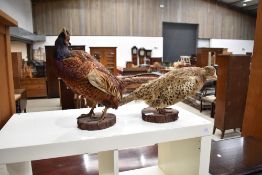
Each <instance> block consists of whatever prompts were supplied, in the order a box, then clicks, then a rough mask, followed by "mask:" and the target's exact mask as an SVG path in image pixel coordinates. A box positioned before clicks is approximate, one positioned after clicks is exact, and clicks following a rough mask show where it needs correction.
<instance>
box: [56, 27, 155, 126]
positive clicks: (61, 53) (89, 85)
mask: <svg viewBox="0 0 262 175" xmlns="http://www.w3.org/2000/svg"><path fill="white" fill-rule="evenodd" d="M69 40H70V34H69V32H68V31H67V30H66V29H63V31H62V32H61V33H60V34H59V36H58V38H57V39H56V41H55V47H56V56H55V59H56V68H57V72H58V75H59V76H60V77H61V78H62V80H63V81H64V82H65V84H66V85H67V86H68V87H69V88H70V89H71V90H72V91H74V92H75V93H77V94H80V95H82V96H84V97H85V98H86V99H87V100H88V101H89V102H91V103H92V104H91V110H90V112H89V113H88V114H85V115H81V117H80V118H82V117H91V118H92V117H93V116H94V108H95V107H96V105H97V104H98V103H99V104H102V105H104V106H105V108H104V110H103V112H102V115H101V117H100V121H102V120H103V119H104V117H105V114H106V111H107V109H108V108H114V109H117V108H118V106H119V103H120V101H121V99H122V91H123V89H124V87H125V86H126V85H128V84H132V83H134V82H138V83H143V82H147V81H148V80H151V79H155V77H149V78H145V77H141V78H138V77H124V78H123V80H124V81H121V80H120V79H118V78H117V77H115V76H114V75H112V74H111V73H110V72H109V71H108V70H107V69H106V67H104V66H103V65H102V64H101V63H100V62H98V61H97V60H96V59H95V58H93V57H92V56H91V55H89V54H88V53H87V52H84V51H80V50H77V51H76V50H75V51H71V50H69V49H68V46H69V45H71V44H70V43H69Z"/></svg>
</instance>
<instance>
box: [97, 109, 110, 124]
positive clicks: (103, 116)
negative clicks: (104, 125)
mask: <svg viewBox="0 0 262 175" xmlns="http://www.w3.org/2000/svg"><path fill="white" fill-rule="evenodd" d="M107 109H108V108H107V107H105V109H104V110H103V113H102V115H101V117H100V119H99V122H101V121H102V120H104V119H105V117H106V111H107Z"/></svg>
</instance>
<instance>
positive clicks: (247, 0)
mask: <svg viewBox="0 0 262 175" xmlns="http://www.w3.org/2000/svg"><path fill="white" fill-rule="evenodd" d="M250 1H252V0H244V1H243V2H250Z"/></svg>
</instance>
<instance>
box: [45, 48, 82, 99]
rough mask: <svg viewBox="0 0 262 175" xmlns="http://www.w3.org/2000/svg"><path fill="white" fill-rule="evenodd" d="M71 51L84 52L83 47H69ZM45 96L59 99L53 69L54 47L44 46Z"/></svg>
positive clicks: (56, 78)
mask: <svg viewBox="0 0 262 175" xmlns="http://www.w3.org/2000/svg"><path fill="white" fill-rule="evenodd" d="M70 49H72V50H85V46H70ZM45 51H46V76H47V94H48V97H49V98H57V97H59V85H58V76H57V73H56V69H55V46H45Z"/></svg>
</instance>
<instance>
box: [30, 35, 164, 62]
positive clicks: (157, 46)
mask: <svg viewBox="0 0 262 175" xmlns="http://www.w3.org/2000/svg"><path fill="white" fill-rule="evenodd" d="M56 38H57V36H47V37H46V42H45V45H46V46H53V45H54V43H55V40H56ZM70 42H71V44H72V45H85V46H86V51H87V52H89V47H117V66H120V67H126V62H127V61H131V48H132V47H133V46H136V47H138V48H140V47H144V48H145V49H152V57H163V37H129V36H71V37H70ZM35 47H36V48H37V47H41V46H40V45H37V46H35Z"/></svg>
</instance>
